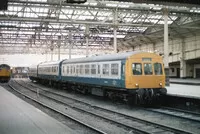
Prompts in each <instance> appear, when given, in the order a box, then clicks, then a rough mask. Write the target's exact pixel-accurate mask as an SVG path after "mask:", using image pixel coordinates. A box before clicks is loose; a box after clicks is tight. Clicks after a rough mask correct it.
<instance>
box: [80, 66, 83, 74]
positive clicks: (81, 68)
mask: <svg viewBox="0 0 200 134" xmlns="http://www.w3.org/2000/svg"><path fill="white" fill-rule="evenodd" d="M80 74H83V65H80Z"/></svg>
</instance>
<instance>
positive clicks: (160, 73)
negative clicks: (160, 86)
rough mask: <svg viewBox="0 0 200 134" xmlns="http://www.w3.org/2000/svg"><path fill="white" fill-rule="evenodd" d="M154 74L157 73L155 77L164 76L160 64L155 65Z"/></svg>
mask: <svg viewBox="0 0 200 134" xmlns="http://www.w3.org/2000/svg"><path fill="white" fill-rule="evenodd" d="M154 72H155V75H162V74H163V71H162V65H161V64H160V63H154Z"/></svg>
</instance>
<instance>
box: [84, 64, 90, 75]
mask: <svg viewBox="0 0 200 134" xmlns="http://www.w3.org/2000/svg"><path fill="white" fill-rule="evenodd" d="M89 69H90V65H85V74H90V71H89Z"/></svg>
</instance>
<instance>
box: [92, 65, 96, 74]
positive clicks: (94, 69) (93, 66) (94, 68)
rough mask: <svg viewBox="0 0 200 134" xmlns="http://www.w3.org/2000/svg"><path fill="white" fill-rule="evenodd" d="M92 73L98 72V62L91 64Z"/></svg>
mask: <svg viewBox="0 0 200 134" xmlns="http://www.w3.org/2000/svg"><path fill="white" fill-rule="evenodd" d="M91 74H96V64H92V65H91Z"/></svg>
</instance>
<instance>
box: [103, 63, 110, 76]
mask: <svg viewBox="0 0 200 134" xmlns="http://www.w3.org/2000/svg"><path fill="white" fill-rule="evenodd" d="M103 75H109V64H103Z"/></svg>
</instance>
